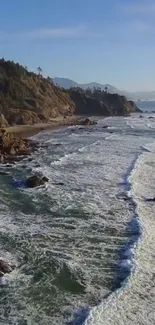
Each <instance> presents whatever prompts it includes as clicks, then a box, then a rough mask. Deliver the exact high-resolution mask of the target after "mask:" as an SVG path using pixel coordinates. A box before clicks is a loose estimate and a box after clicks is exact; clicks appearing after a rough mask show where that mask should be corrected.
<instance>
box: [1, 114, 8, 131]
mask: <svg viewBox="0 0 155 325" xmlns="http://www.w3.org/2000/svg"><path fill="white" fill-rule="evenodd" d="M8 126H9V123H8V121H7V120H6V118H5V116H4V115H3V114H2V113H0V127H1V128H7V127H8Z"/></svg>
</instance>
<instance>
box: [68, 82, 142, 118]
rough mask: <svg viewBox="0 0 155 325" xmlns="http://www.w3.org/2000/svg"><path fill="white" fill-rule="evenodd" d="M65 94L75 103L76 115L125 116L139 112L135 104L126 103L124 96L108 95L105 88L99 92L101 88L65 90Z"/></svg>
mask: <svg viewBox="0 0 155 325" xmlns="http://www.w3.org/2000/svg"><path fill="white" fill-rule="evenodd" d="M63 91H65V90H63ZM66 92H67V93H68V94H69V96H70V98H71V99H72V100H73V102H74V103H75V110H76V113H77V114H92V115H105V116H108V115H123V116H125V115H129V114H130V113H132V112H139V111H140V110H139V109H138V108H137V107H136V105H135V103H134V102H132V101H128V100H127V99H126V98H125V96H121V95H118V94H110V93H108V88H107V87H105V90H101V88H94V89H93V90H92V89H90V88H88V89H86V90H83V89H82V88H79V87H76V88H75V87H74V88H70V89H69V90H66ZM84 103H85V104H84Z"/></svg>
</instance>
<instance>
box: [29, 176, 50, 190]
mask: <svg viewBox="0 0 155 325" xmlns="http://www.w3.org/2000/svg"><path fill="white" fill-rule="evenodd" d="M47 182H48V178H47V177H45V176H43V177H39V176H37V175H34V176H31V177H29V178H28V179H27V180H26V186H27V187H29V188H34V187H38V186H41V185H44V184H45V183H47Z"/></svg>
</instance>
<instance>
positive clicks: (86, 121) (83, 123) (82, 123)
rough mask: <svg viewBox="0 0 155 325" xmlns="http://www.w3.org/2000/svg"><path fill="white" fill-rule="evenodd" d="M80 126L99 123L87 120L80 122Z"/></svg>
mask: <svg viewBox="0 0 155 325" xmlns="http://www.w3.org/2000/svg"><path fill="white" fill-rule="evenodd" d="M77 124H78V125H95V124H97V122H95V121H92V120H90V119H89V118H86V119H84V120H78V123H77Z"/></svg>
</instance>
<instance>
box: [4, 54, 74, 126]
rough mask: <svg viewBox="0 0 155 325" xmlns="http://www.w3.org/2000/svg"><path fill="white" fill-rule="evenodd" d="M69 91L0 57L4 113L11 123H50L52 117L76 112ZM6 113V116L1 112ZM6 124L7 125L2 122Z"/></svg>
mask: <svg viewBox="0 0 155 325" xmlns="http://www.w3.org/2000/svg"><path fill="white" fill-rule="evenodd" d="M73 111H74V104H73V102H72V100H71V99H70V98H69V96H68V94H66V93H64V92H63V91H61V90H60V89H59V88H57V87H56V86H54V84H53V83H52V82H51V79H50V78H43V77H42V76H41V75H37V74H35V73H33V72H29V71H28V70H27V68H24V67H22V66H21V65H19V64H18V63H17V64H15V63H14V62H11V61H5V60H4V59H1V60H0V113H1V114H3V116H4V118H3V124H4V119H5V120H6V122H7V121H8V123H9V125H14V124H27V123H28V124H33V123H38V122H46V121H47V120H49V119H50V118H51V117H58V116H61V115H66V116H67V115H72V113H73ZM1 116H2V115H1ZM2 126H3V125H2Z"/></svg>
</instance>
